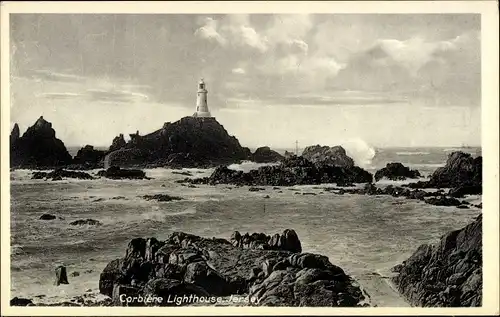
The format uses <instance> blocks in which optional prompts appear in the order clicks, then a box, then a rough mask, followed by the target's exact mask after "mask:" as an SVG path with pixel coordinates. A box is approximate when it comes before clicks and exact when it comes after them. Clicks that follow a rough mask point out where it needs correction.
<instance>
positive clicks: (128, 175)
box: [97, 167, 149, 179]
mask: <svg viewBox="0 0 500 317" xmlns="http://www.w3.org/2000/svg"><path fill="white" fill-rule="evenodd" d="M97 176H101V177H106V178H110V179H149V178H148V177H146V173H145V172H144V171H141V170H136V169H125V168H119V167H110V168H108V169H106V170H102V171H99V172H97Z"/></svg>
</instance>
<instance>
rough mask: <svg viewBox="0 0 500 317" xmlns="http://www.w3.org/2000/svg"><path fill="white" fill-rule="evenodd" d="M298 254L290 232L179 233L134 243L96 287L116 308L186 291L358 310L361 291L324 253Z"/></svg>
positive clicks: (269, 302) (271, 303) (165, 301)
mask: <svg viewBox="0 0 500 317" xmlns="http://www.w3.org/2000/svg"><path fill="white" fill-rule="evenodd" d="M267 247H271V248H269V249H268V248H267ZM300 252H301V247H300V241H299V239H298V236H297V234H296V233H295V231H294V230H291V229H288V230H285V232H283V234H281V235H280V234H277V235H274V236H272V237H271V236H268V235H265V234H263V233H254V234H245V235H243V236H241V234H240V233H239V232H237V231H236V232H235V233H234V234H233V236H232V239H231V241H228V240H226V239H220V238H212V239H209V238H202V237H199V236H195V235H192V234H188V233H183V232H174V233H172V234H171V235H170V237H169V238H168V239H167V240H165V241H159V240H157V239H155V238H148V239H144V238H135V239H132V240H131V241H130V243H129V245H128V248H127V251H126V253H125V256H124V257H123V258H120V259H116V260H113V261H111V262H110V263H109V264H108V265H107V266H106V267H105V268H104V270H103V271H102V273H101V275H100V278H99V290H100V292H101V293H102V294H104V295H108V296H110V297H112V298H113V304H114V305H116V306H125V305H127V303H124V302H123V301H120V295H123V294H125V295H126V296H137V295H143V296H148V295H151V296H155V297H157V298H162V299H163V300H162V301H161V302H153V301H151V302H149V303H138V302H135V303H128V305H134V306H137V305H140V306H173V305H176V304H175V303H173V302H172V301H170V302H169V301H168V299H169V297H170V298H171V297H173V296H175V295H177V296H183V295H187V296H189V295H191V294H193V295H197V296H198V297H202V296H203V297H205V298H210V297H229V296H231V295H233V294H234V295H243V296H245V295H247V296H249V299H248V300H247V301H246V302H245V303H243V304H245V305H248V306H250V305H259V306H330V307H332V306H333V307H356V306H357V307H359V306H362V305H364V304H362V301H363V300H364V299H365V297H364V295H363V292H362V291H361V289H360V288H359V286H357V284H356V282H355V281H354V279H352V278H351V277H350V276H348V275H347V274H345V272H344V271H343V270H342V269H341V268H340V267H338V266H336V265H334V264H332V263H330V261H329V260H328V258H327V257H326V256H323V255H319V254H312V253H300ZM243 296H242V297H243ZM182 304H184V305H189V304H190V303H186V302H184V303H182ZM211 304H216V303H215V302H214V303H211Z"/></svg>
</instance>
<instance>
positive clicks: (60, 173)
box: [31, 168, 94, 180]
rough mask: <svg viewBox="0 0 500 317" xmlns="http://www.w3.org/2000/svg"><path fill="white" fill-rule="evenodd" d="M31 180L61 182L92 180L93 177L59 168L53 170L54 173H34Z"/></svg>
mask: <svg viewBox="0 0 500 317" xmlns="http://www.w3.org/2000/svg"><path fill="white" fill-rule="evenodd" d="M31 178H32V179H42V178H45V179H49V178H52V180H62V179H63V178H77V179H94V177H92V175H90V174H88V173H85V172H75V171H67V170H64V169H61V168H58V169H55V170H54V171H52V172H49V173H45V172H34V173H33V176H32V177H31Z"/></svg>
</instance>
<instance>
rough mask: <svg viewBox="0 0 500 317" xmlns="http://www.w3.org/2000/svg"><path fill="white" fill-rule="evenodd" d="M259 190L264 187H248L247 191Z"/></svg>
mask: <svg viewBox="0 0 500 317" xmlns="http://www.w3.org/2000/svg"><path fill="white" fill-rule="evenodd" d="M261 190H266V189H265V188H259V187H250V188H249V189H248V191H249V192H258V191H261Z"/></svg>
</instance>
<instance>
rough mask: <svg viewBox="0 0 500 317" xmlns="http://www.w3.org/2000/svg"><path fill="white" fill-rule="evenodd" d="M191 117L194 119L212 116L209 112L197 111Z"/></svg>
mask: <svg viewBox="0 0 500 317" xmlns="http://www.w3.org/2000/svg"><path fill="white" fill-rule="evenodd" d="M193 117H195V118H211V117H212V115H211V114H210V112H200V111H198V112H195V113H194V114H193Z"/></svg>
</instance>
